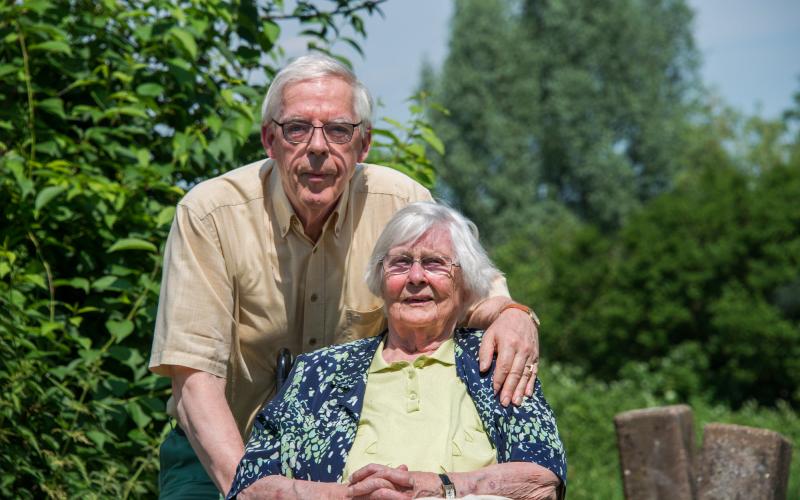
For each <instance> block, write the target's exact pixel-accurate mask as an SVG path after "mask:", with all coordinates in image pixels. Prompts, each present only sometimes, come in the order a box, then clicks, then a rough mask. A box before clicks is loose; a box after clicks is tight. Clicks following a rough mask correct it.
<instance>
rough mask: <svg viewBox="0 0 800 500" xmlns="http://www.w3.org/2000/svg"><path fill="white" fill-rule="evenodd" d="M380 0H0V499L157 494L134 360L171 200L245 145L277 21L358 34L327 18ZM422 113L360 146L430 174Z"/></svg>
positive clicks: (150, 409)
mask: <svg viewBox="0 0 800 500" xmlns="http://www.w3.org/2000/svg"><path fill="white" fill-rule="evenodd" d="M381 1H383V0H379V1H355V0H353V1H348V0H339V1H337V2H336V3H335V4H332V5H331V7H330V10H328V11H325V10H323V9H319V8H317V7H316V6H314V5H313V3H311V2H308V1H299V2H295V3H294V6H293V10H292V11H288V12H284V11H283V9H284V7H283V4H284V2H282V1H277V0H276V1H274V2H272V1H271V2H259V3H256V2H255V1H254V0H230V1H229V0H222V1H216V0H215V1H211V0H201V1H196V2H188V3H187V2H180V1H177V0H153V1H138V0H120V1H110V0H107V1H98V2H95V1H85V0H61V1H49V0H31V1H26V2H4V3H2V4H1V5H0V131H1V132H0V133H1V134H2V135H0V213H2V224H0V309H2V311H3V314H0V359H2V363H0V386H2V387H3V391H2V395H1V396H0V449H2V452H1V453H0V496H2V497H15V498H17V497H21V498H34V497H36V498H39V497H43V496H46V497H51V498H67V497H88V498H126V497H129V496H136V497H152V496H154V495H155V489H156V484H157V482H156V474H157V471H158V459H157V456H158V453H157V447H158V446H159V443H160V442H161V439H162V436H163V435H164V434H165V432H166V431H167V430H168V429H169V424H168V423H167V421H166V415H165V412H164V401H165V400H166V397H167V396H168V393H169V390H168V386H169V381H168V380H166V379H159V378H157V377H155V376H153V375H151V374H149V372H148V370H147V358H148V356H149V350H150V343H151V339H152V331H153V323H154V317H155V310H156V304H157V300H158V293H159V278H160V269H161V256H160V255H161V252H160V246H161V245H162V242H164V240H165V239H166V235H167V231H168V228H169V225H170V222H171V220H172V217H173V214H174V206H175V204H176V202H177V201H178V200H179V199H180V197H181V196H182V195H183V193H184V191H185V189H187V188H188V187H191V186H192V185H193V184H195V183H196V182H198V181H200V180H202V179H205V178H208V177H210V176H213V175H216V174H219V173H221V172H224V171H227V170H230V169H232V168H235V167H236V166H238V165H241V164H244V163H246V162H248V161H252V160H255V159H257V158H260V157H261V156H262V155H263V153H262V152H261V146H260V141H259V136H258V130H259V124H258V106H259V104H260V103H259V101H260V99H261V96H262V95H263V91H264V88H263V87H259V86H252V85H250V84H249V83H250V82H253V81H261V82H264V81H266V80H268V78H269V77H271V76H272V74H273V73H274V68H273V67H272V65H271V62H270V61H274V60H276V59H277V56H279V55H280V54H281V50H280V49H279V48H278V47H277V46H276V45H275V42H276V40H277V38H278V35H279V33H280V28H279V25H278V24H276V22H277V20H281V19H290V18H293V19H298V20H300V21H301V22H303V23H305V24H307V25H308V26H307V27H308V30H307V31H306V33H305V35H306V36H307V37H309V38H310V39H311V42H309V46H310V48H315V49H316V50H322V51H326V50H328V48H329V47H330V43H331V42H332V41H334V40H336V41H343V42H345V43H349V44H352V45H354V46H355V47H356V48H357V47H358V45H357V44H356V42H355V41H353V40H352V39H348V38H346V37H344V36H342V34H341V32H340V27H341V26H342V25H349V26H350V27H351V28H352V29H353V30H354V31H355V32H356V33H357V34H360V35H362V36H363V35H364V30H363V21H362V19H361V17H360V15H361V14H362V13H371V12H373V11H374V10H376V5H377V4H379V3H381ZM265 77H266V78H265ZM420 114H421V111H420V112H418V113H417V115H416V118H415V121H414V122H413V123H412V126H411V127H410V128H409V130H408V134H407V136H406V137H405V138H400V137H398V136H397V135H396V134H393V133H390V132H389V131H385V134H384V137H387V138H388V140H386V141H384V145H383V146H382V147H379V148H378V149H377V150H376V151H377V152H378V153H381V152H382V154H383V155H384V157H385V158H389V159H391V160H392V161H393V164H394V165H396V166H398V167H399V168H402V169H404V171H406V172H409V173H411V174H416V175H418V177H420V178H421V179H422V180H423V181H426V182H428V184H431V183H432V182H433V166H432V165H431V164H430V162H428V161H427V159H426V157H425V155H424V148H423V147H422V146H421V145H420V144H418V142H419V141H424V142H426V143H429V144H436V143H437V141H438V139H436V137H435V135H434V134H433V133H432V131H430V130H429V129H428V128H427V126H426V125H425V124H424V123H423V122H422V121H420V120H419V119H418V117H419V115H420ZM395 149H396V150H397V151H398V152H397V154H395Z"/></svg>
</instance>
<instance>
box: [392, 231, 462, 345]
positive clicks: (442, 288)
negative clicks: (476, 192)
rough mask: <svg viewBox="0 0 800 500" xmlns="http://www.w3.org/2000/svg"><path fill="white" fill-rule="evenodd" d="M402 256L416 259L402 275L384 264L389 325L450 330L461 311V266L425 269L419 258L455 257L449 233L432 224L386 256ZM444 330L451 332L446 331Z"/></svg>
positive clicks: (436, 333)
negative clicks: (440, 270)
mask: <svg viewBox="0 0 800 500" xmlns="http://www.w3.org/2000/svg"><path fill="white" fill-rule="evenodd" d="M397 255H405V256H407V257H408V258H410V259H416V260H417V262H414V263H413V264H412V265H411V269H410V270H409V271H408V272H407V273H403V274H391V273H390V272H386V268H385V267H384V275H383V300H384V302H385V303H386V312H387V316H388V318H389V324H390V325H391V326H393V327H394V328H395V329H397V328H401V327H412V328H415V329H419V328H425V329H430V330H431V333H432V334H435V335H441V334H442V333H444V330H445V329H449V330H452V329H453V328H454V327H455V325H456V322H457V321H458V320H459V319H460V315H461V314H462V312H463V311H462V310H461V309H462V304H463V302H464V301H463V297H462V293H461V275H460V273H461V269H460V268H459V267H457V266H452V268H451V270H450V273H449V274H437V273H435V272H429V271H426V270H425V269H424V268H423V266H422V264H421V263H420V262H419V259H424V258H429V260H430V258H436V257H444V258H446V259H448V260H449V261H450V262H453V261H454V260H455V255H454V252H453V244H452V242H451V240H450V232H449V231H448V230H447V229H446V228H444V227H436V226H434V227H432V228H431V229H429V230H428V231H427V232H425V233H424V234H423V235H422V236H420V237H419V238H418V239H417V240H416V241H414V242H411V243H408V244H405V245H398V246H396V247H393V248H392V249H391V250H389V253H388V256H389V257H391V256H397ZM447 333H450V331H448V332H447Z"/></svg>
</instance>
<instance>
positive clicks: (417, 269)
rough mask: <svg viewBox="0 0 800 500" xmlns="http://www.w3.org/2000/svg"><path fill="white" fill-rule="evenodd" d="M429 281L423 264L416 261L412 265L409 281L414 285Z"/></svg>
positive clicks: (409, 271)
mask: <svg viewBox="0 0 800 500" xmlns="http://www.w3.org/2000/svg"><path fill="white" fill-rule="evenodd" d="M427 279H428V274H427V273H426V272H425V268H423V267H422V263H421V262H420V261H418V260H415V261H414V262H412V263H411V269H409V270H408V280H409V281H410V282H412V283H421V282H425V281H427Z"/></svg>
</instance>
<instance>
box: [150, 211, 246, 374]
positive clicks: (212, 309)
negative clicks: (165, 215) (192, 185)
mask: <svg viewBox="0 0 800 500" xmlns="http://www.w3.org/2000/svg"><path fill="white" fill-rule="evenodd" d="M218 229H219V228H218V227H216V224H215V223H214V219H213V217H212V216H211V215H205V216H202V217H201V216H198V215H197V214H196V213H194V212H193V211H192V210H191V208H190V207H188V206H186V205H183V204H179V205H178V208H177V211H176V213H175V219H174V220H173V223H172V228H171V229H170V233H169V237H168V238H167V245H166V250H165V252H164V268H163V276H162V281H161V292H160V296H159V301H158V314H157V317H156V327H155V333H154V338H153V349H152V352H151V355H150V365H149V366H150V370H152V371H153V372H155V373H158V374H160V375H169V370H168V367H169V366H170V365H178V366H185V367H188V368H193V369H196V370H202V371H205V372H208V373H211V374H213V375H216V376H218V377H227V367H228V359H229V355H230V349H231V341H232V340H231V339H232V336H233V328H234V324H235V313H234V295H233V285H232V283H231V279H230V276H229V273H228V272H227V269H226V265H225V258H224V255H223V252H222V249H221V245H220V241H219V232H218Z"/></svg>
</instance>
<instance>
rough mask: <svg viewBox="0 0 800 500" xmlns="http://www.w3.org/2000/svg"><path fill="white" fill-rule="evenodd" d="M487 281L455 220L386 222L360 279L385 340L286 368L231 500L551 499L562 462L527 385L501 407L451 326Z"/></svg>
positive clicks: (469, 344)
mask: <svg viewBox="0 0 800 500" xmlns="http://www.w3.org/2000/svg"><path fill="white" fill-rule="evenodd" d="M497 274H498V271H497V269H496V268H495V267H494V266H493V265H492V263H491V262H490V261H489V259H488V257H487V256H486V252H485V251H484V250H483V248H482V247H481V246H480V243H478V240H477V230H476V228H475V226H474V225H473V224H472V223H471V222H469V221H468V220H466V219H465V218H464V217H463V216H461V215H460V214H458V213H457V212H455V211H454V210H452V209H449V208H447V207H444V206H442V205H437V204H434V203H428V202H419V203H413V204H411V205H409V206H407V207H406V208H404V209H403V210H400V211H399V212H397V214H395V216H394V217H393V218H392V219H391V221H390V222H389V223H388V224H387V226H386V228H385V229H384V231H383V233H382V234H381V236H380V238H379V239H378V242H377V244H376V246H375V250H374V251H373V254H372V257H371V260H370V267H369V269H368V270H367V283H368V285H369V287H370V290H371V291H372V292H373V293H374V294H376V295H378V296H380V297H382V298H383V300H384V301H385V304H386V305H385V312H386V316H387V318H388V330H387V331H386V332H384V333H383V334H382V335H379V336H377V337H372V338H368V339H363V340H358V341H355V342H350V343H347V344H343V345H339V346H334V347H329V348H325V349H321V350H319V351H315V352H313V353H310V354H304V355H301V356H299V357H298V358H297V361H296V363H295V366H294V367H293V369H292V372H291V373H290V374H289V378H288V379H287V382H286V384H284V386H283V387H282V388H281V390H280V391H279V393H278V395H277V396H276V397H275V398H274V399H273V400H272V401H270V402H269V403H268V404H267V405H266V406H265V407H264V409H263V410H262V411H261V413H260V414H259V415H258V417H257V419H256V423H255V426H254V429H253V434H252V435H251V437H250V441H249V442H248V444H247V447H246V451H245V455H244V457H243V458H242V461H241V462H240V464H239V467H238V469H237V471H236V477H235V479H234V481H233V486H232V488H231V491H230V493H229V494H228V496H229V498H231V497H234V496H236V495H238V497H239V498H274V497H281V498H355V497H381V498H410V497H414V498H416V497H420V496H444V497H446V498H455V497H456V496H463V495H468V494H486V495H500V496H506V497H512V498H556V496H557V493H558V492H560V491H563V487H564V484H565V480H566V461H565V457H564V449H563V446H562V444H561V440H560V439H559V436H558V431H557V429H556V422H555V419H554V417H553V414H552V412H551V410H550V407H549V406H548V404H547V402H546V401H545V399H544V396H543V394H542V389H541V385H540V383H539V381H538V380H537V381H536V386H535V390H534V395H533V396H532V397H530V398H527V399H526V400H525V401H524V402H523V403H522V405H520V406H513V405H512V406H509V407H503V406H502V405H501V404H500V402H499V401H498V398H497V396H496V395H495V393H494V391H493V389H492V379H491V378H492V377H491V373H492V371H491V370H490V372H489V374H488V375H481V373H480V370H479V368H478V348H479V346H480V340H481V337H482V334H483V332H481V331H476V330H466V329H457V325H458V324H459V321H460V320H461V319H462V318H463V315H464V313H465V311H467V309H468V308H469V306H470V305H471V304H474V303H475V302H476V301H478V300H480V299H482V298H483V297H484V296H485V295H486V294H487V292H488V287H489V283H491V281H492V279H493V278H495V277H496V276H497ZM348 479H349V481H348Z"/></svg>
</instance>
